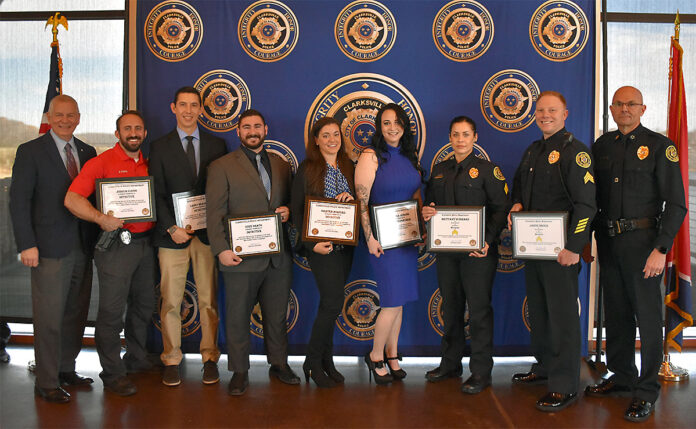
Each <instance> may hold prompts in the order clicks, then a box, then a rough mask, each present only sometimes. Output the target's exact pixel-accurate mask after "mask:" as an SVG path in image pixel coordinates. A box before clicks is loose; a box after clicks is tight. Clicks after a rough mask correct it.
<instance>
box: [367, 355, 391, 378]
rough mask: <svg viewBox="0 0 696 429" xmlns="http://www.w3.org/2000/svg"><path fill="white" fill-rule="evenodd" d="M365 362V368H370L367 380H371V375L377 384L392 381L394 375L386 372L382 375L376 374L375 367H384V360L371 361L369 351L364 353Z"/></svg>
mask: <svg viewBox="0 0 696 429" xmlns="http://www.w3.org/2000/svg"><path fill="white" fill-rule="evenodd" d="M365 363H366V364H367V369H369V370H370V372H369V374H370V375H369V380H370V382H372V377H373V376H374V378H375V383H377V384H389V383H391V382H392V381H394V377H393V376H392V375H391V374H390V373H386V374H384V375H379V374H377V368H384V361H383V360H380V361H377V362H375V361H373V360H372V358H371V357H370V352H367V353H365Z"/></svg>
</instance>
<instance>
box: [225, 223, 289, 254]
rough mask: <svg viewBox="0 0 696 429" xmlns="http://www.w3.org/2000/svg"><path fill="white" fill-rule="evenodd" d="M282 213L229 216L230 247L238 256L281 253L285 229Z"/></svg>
mask: <svg viewBox="0 0 696 429" xmlns="http://www.w3.org/2000/svg"><path fill="white" fill-rule="evenodd" d="M281 225H282V222H281V221H280V214H278V213H269V214H265V215H259V216H247V217H228V218H227V226H228V228H229V239H230V247H231V249H232V251H234V253H236V254H237V255H238V256H256V255H269V254H274V253H280V252H282V249H283V241H282V240H283V229H282V227H281Z"/></svg>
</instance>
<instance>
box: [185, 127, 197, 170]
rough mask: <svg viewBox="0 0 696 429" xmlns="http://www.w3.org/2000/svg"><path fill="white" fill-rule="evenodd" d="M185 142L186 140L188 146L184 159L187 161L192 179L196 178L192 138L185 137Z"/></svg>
mask: <svg viewBox="0 0 696 429" xmlns="http://www.w3.org/2000/svg"><path fill="white" fill-rule="evenodd" d="M186 140H188V145H187V146H186V157H187V158H188V160H189V165H190V166H191V171H192V172H193V177H197V176H198V172H197V170H198V169H197V168H196V151H195V149H194V148H193V136H186Z"/></svg>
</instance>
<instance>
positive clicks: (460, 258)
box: [437, 248, 498, 377]
mask: <svg viewBox="0 0 696 429" xmlns="http://www.w3.org/2000/svg"><path fill="white" fill-rule="evenodd" d="M497 263H498V255H497V252H495V251H493V250H492V248H491V249H489V251H488V255H487V256H486V257H485V258H474V257H471V256H468V255H467V254H456V255H455V254H446V253H440V254H438V256H437V280H438V283H439V286H440V293H441V294H442V318H443V323H444V325H445V326H444V330H445V333H444V335H443V336H442V361H441V362H440V367H441V368H443V369H445V370H451V369H454V368H455V367H456V366H457V365H459V364H461V361H462V357H463V356H464V347H465V345H466V331H465V323H464V322H465V320H464V316H465V305H467V304H468V306H469V333H470V335H471V359H470V360H469V370H470V371H471V373H472V374H475V375H478V376H482V377H489V376H490V375H491V371H492V369H493V307H492V306H491V292H492V290H493V279H494V277H495V270H496V266H497Z"/></svg>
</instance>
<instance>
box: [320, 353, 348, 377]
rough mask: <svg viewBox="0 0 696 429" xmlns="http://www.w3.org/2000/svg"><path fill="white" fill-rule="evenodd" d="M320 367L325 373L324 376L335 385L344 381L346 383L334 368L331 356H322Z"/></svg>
mask: <svg viewBox="0 0 696 429" xmlns="http://www.w3.org/2000/svg"><path fill="white" fill-rule="evenodd" d="M321 367H322V369H323V370H324V372H325V373H326V375H328V376H329V377H331V379H332V380H333V381H335V382H336V383H337V384H341V383H343V382H344V381H346V378H345V377H344V376H343V374H341V373H340V372H338V370H337V369H336V366H335V365H334V361H333V356H331V355H328V356H324V357H323V358H322V359H321Z"/></svg>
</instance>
